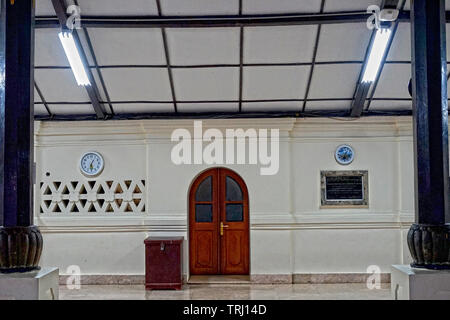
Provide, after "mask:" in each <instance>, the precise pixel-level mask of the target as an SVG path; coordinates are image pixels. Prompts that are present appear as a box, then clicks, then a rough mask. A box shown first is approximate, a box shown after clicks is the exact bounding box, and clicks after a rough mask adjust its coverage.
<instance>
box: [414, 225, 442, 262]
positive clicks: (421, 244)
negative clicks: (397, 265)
mask: <svg viewBox="0 0 450 320" xmlns="http://www.w3.org/2000/svg"><path fill="white" fill-rule="evenodd" d="M407 240H408V247H409V251H410V252H411V256H412V258H413V260H414V262H413V263H411V266H412V267H413V268H426V269H450V224H443V225H429V224H413V225H412V226H411V228H410V229H409V232H408V239H407Z"/></svg>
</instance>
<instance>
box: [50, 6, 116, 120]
mask: <svg viewBox="0 0 450 320" xmlns="http://www.w3.org/2000/svg"><path fill="white" fill-rule="evenodd" d="M52 4H53V8H54V9H55V12H56V15H57V17H58V18H57V21H58V27H59V28H62V29H63V30H64V29H67V28H66V21H67V16H66V5H65V3H64V0H52ZM83 27H85V26H83ZM72 36H73V38H74V40H75V43H76V45H77V48H78V51H79V53H80V56H81V59H82V60H83V64H84V66H85V70H86V72H87V75H88V78H89V82H90V83H91V85H90V86H85V88H86V92H87V94H88V96H89V99H90V100H91V103H92V106H93V108H94V110H95V113H96V115H97V118H99V119H105V118H106V116H107V114H106V111H105V107H104V106H103V104H101V103H100V100H99V96H100V94H99V91H98V87H97V84H96V83H95V78H94V75H93V74H92V71H91V69H90V68H89V63H88V60H87V57H86V53H85V52H84V50H83V46H82V45H81V41H80V38H79V36H78V33H77V30H75V29H74V30H72Z"/></svg>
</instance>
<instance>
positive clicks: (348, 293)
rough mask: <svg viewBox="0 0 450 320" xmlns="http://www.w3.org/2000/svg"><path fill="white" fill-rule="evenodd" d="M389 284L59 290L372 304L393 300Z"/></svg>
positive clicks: (89, 296)
mask: <svg viewBox="0 0 450 320" xmlns="http://www.w3.org/2000/svg"><path fill="white" fill-rule="evenodd" d="M389 288H390V284H383V285H382V287H381V289H373V290H370V289H367V287H366V285H365V284H359V283H357V284H353V283H352V284H277V285H264V284H251V285H250V284H232V285H225V284H189V285H185V286H184V287H183V290H178V291H177V290H152V291H146V290H145V289H144V286H143V285H83V286H81V289H79V290H76V289H75V290H69V289H67V288H66V287H65V286H60V299H61V300H111V299H112V300H116V299H117V300H172V299H176V300H279V299H281V300H291V299H294V300H311V299H317V300H325V299H326V300H371V299H377V300H379V299H382V300H386V299H391V295H390V289H389Z"/></svg>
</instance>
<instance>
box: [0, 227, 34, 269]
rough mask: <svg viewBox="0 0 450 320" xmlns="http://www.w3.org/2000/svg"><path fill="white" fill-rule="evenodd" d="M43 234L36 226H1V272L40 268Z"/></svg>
mask: <svg viewBox="0 0 450 320" xmlns="http://www.w3.org/2000/svg"><path fill="white" fill-rule="evenodd" d="M41 253H42V235H41V232H40V231H39V228H38V227H36V226H29V227H0V272H1V273H12V272H28V271H32V270H38V269H39V259H40V257H41Z"/></svg>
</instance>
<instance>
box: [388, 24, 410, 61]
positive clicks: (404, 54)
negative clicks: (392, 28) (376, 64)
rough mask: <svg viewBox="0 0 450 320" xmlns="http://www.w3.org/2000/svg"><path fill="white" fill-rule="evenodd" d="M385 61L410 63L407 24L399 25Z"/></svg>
mask: <svg viewBox="0 0 450 320" xmlns="http://www.w3.org/2000/svg"><path fill="white" fill-rule="evenodd" d="M387 60H388V61H392V60H396V61H411V26H410V24H409V23H399V25H398V28H397V32H396V33H395V36H394V40H393V41H392V45H391V49H390V50H389V54H388V58H387Z"/></svg>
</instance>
